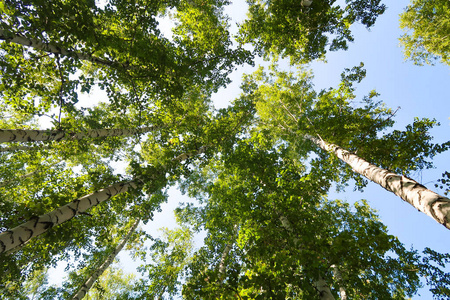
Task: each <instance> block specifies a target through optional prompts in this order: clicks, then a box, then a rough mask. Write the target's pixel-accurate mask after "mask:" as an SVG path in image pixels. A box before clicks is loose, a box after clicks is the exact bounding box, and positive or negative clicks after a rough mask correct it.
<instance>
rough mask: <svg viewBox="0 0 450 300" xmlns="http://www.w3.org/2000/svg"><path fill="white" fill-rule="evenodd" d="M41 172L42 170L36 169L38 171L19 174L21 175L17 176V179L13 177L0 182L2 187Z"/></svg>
mask: <svg viewBox="0 0 450 300" xmlns="http://www.w3.org/2000/svg"><path fill="white" fill-rule="evenodd" d="M39 172H40V170H36V171H33V172H30V173H27V174H24V175H22V176H19V177H18V178H16V179H12V180H8V181H3V182H0V188H2V187H5V186H7V185H8V184H10V183H13V182H17V181H19V180H21V179H25V178H28V177H31V176H33V175H34V174H37V173H39Z"/></svg>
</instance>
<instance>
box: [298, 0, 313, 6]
mask: <svg viewBox="0 0 450 300" xmlns="http://www.w3.org/2000/svg"><path fill="white" fill-rule="evenodd" d="M311 4H312V0H302V2H300V5H301V6H311Z"/></svg>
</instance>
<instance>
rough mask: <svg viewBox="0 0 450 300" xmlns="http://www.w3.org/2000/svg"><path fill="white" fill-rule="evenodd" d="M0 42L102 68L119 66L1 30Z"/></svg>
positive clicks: (115, 63)
mask: <svg viewBox="0 0 450 300" xmlns="http://www.w3.org/2000/svg"><path fill="white" fill-rule="evenodd" d="M0 40H4V41H9V42H11V43H15V44H20V45H24V46H27V47H32V48H34V49H36V50H40V51H44V52H47V53H52V54H59V55H63V56H70V57H75V58H78V59H81V60H86V61H90V62H93V63H97V64H100V65H104V66H111V65H120V63H117V62H114V61H110V60H106V59H101V58H98V57H95V56H92V55H88V54H84V53H79V52H76V51H72V50H68V49H64V48H60V47H58V46H56V45H52V44H49V43H43V42H41V41H38V40H36V39H33V38H27V37H25V36H23V35H20V34H14V33H9V32H6V31H4V30H2V29H0Z"/></svg>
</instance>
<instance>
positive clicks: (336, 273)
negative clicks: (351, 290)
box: [331, 265, 347, 300]
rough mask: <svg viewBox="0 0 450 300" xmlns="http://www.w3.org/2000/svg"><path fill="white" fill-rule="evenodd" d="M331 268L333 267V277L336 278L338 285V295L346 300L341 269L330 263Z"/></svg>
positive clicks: (342, 299)
mask: <svg viewBox="0 0 450 300" xmlns="http://www.w3.org/2000/svg"><path fill="white" fill-rule="evenodd" d="M331 268H332V269H333V275H334V278H335V279H336V282H337V284H338V286H339V295H340V297H341V300H347V291H346V290H345V286H344V280H343V279H342V274H341V271H340V270H339V268H338V266H336V265H331Z"/></svg>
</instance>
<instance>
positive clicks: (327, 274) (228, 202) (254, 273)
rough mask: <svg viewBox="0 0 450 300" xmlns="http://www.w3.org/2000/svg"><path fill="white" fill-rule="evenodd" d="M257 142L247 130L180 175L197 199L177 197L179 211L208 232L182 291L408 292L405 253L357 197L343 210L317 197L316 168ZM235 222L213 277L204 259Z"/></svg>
mask: <svg viewBox="0 0 450 300" xmlns="http://www.w3.org/2000/svg"><path fill="white" fill-rule="evenodd" d="M266 142H267V140H265V139H264V138H263V137H262V136H260V135H259V134H258V133H257V132H254V135H252V138H251V139H249V140H244V141H240V142H239V143H238V144H237V145H236V147H235V148H234V149H233V150H232V152H228V153H226V154H225V155H222V156H221V157H220V160H215V161H213V162H211V164H210V165H209V166H208V168H205V167H203V168H202V169H199V170H198V172H200V173H201V174H202V175H203V176H193V177H192V178H190V179H188V180H187V182H186V184H187V185H186V189H187V191H188V192H189V193H190V194H191V195H193V196H194V195H195V196H196V197H198V199H199V200H200V206H199V207H195V206H194V205H193V204H189V205H186V206H185V207H184V209H180V211H179V214H180V216H182V217H183V220H185V221H186V222H189V221H191V222H193V226H194V227H196V226H202V227H201V228H204V230H207V232H208V235H207V239H206V240H205V244H206V245H205V247H204V248H202V249H201V250H199V251H198V252H197V253H196V254H195V256H194V259H193V262H192V264H191V265H190V269H191V270H192V271H191V274H192V275H191V276H190V277H189V278H188V280H187V283H186V285H185V287H184V289H183V294H184V295H185V297H187V298H188V299H191V298H193V297H194V295H202V296H203V297H214V296H215V295H229V296H230V297H231V296H233V297H239V296H240V297H250V298H255V297H278V298H287V297H303V298H316V299H319V298H320V297H322V298H321V299H331V298H337V295H338V293H341V294H342V288H345V291H346V293H347V295H348V297H350V298H351V297H363V298H374V299H375V298H395V297H399V298H402V297H405V296H406V295H409V296H411V295H413V294H414V293H415V290H416V289H417V287H418V282H419V281H418V273H417V272H418V269H417V268H416V267H413V266H417V265H419V261H418V260H417V257H415V256H414V255H415V254H414V253H415V252H409V251H407V250H406V249H405V248H404V246H403V245H401V243H400V242H399V241H398V240H397V239H396V238H394V237H393V236H390V235H389V234H388V233H387V232H386V227H385V226H384V225H382V224H381V223H380V222H379V220H378V219H377V217H376V215H375V214H374V212H373V211H372V210H371V209H370V208H369V206H368V205H367V203H365V202H364V201H363V202H361V203H357V204H355V206H354V207H353V208H351V207H350V205H348V204H346V203H343V202H341V201H328V200H326V199H325V193H326V189H325V190H324V185H323V184H321V182H319V180H320V178H321V177H322V176H319V175H317V174H314V173H312V172H308V171H307V170H306V169H305V168H304V166H302V165H301V164H299V163H298V161H297V160H296V159H294V158H293V157H289V156H290V154H289V151H286V150H287V149H286V148H285V147H283V145H279V146H278V147H275V148H271V149H270V150H268V149H266V148H265V146H264V145H266V146H269V145H271V144H270V143H267V144H266ZM225 166H226V167H225ZM316 176H317V177H316ZM195 178H199V180H198V181H197V180H195ZM230 220H233V222H230ZM286 221H287V222H286ZM197 222H198V223H197ZM236 222H238V223H239V224H240V225H239V233H238V238H237V241H236V247H233V248H232V250H231V251H229V252H228V255H227V260H226V262H227V263H226V264H227V265H226V266H227V267H226V269H225V270H226V275H225V276H224V277H223V278H225V281H224V284H223V285H219V283H218V278H219V274H218V273H217V270H216V268H214V267H213V266H215V265H217V263H220V261H221V257H222V254H223V251H224V249H226V246H227V239H226V238H225V237H227V236H229V235H230V233H231V232H232V228H230V223H231V224H233V223H234V224H236ZM286 224H290V226H288V225H286ZM288 228H290V230H289V229H288ZM389 251H394V252H395V253H396V255H398V256H399V260H398V261H397V259H396V258H394V257H390V255H388V254H387V252H389ZM355 253H358V255H355ZM400 257H401V258H400ZM334 265H339V266H340V269H339V270H340V277H341V279H343V281H342V280H341V279H337V278H336V276H334V274H335V272H336V271H335V269H334V267H333V266H334ZM387 265H389V266H391V267H392V268H393V269H395V270H396V271H393V269H390V267H389V268H386V266H387ZM413 268H416V273H414V272H411V270H412V269H413ZM388 269H389V271H388ZM342 282H345V283H346V284H345V286H342ZM391 284H392V285H391ZM219 287H222V288H220V289H219ZM326 287H328V288H326ZM325 291H328V293H327V292H325ZM238 295H239V296H238Z"/></svg>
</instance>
